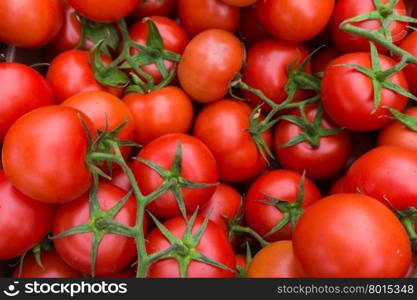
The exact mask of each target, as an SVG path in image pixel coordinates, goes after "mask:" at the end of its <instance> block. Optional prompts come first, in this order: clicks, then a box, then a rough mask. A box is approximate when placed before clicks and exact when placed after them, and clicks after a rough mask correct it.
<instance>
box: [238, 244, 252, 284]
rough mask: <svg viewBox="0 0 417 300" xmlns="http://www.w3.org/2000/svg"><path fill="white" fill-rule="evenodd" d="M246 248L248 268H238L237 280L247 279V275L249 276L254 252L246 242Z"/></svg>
mask: <svg viewBox="0 0 417 300" xmlns="http://www.w3.org/2000/svg"><path fill="white" fill-rule="evenodd" d="M245 246H246V268H242V267H241V266H237V274H236V278H246V275H247V274H248V269H249V266H250V264H251V262H252V252H251V250H250V246H249V243H248V242H246V244H245Z"/></svg>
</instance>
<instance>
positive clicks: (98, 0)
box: [68, 0, 139, 23]
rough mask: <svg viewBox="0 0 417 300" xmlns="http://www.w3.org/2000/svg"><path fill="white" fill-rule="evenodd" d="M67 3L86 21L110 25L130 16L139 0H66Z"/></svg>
mask: <svg viewBox="0 0 417 300" xmlns="http://www.w3.org/2000/svg"><path fill="white" fill-rule="evenodd" d="M68 2H69V4H71V6H72V7H74V8H75V9H76V10H77V11H78V12H79V13H80V14H81V15H82V16H84V17H86V18H87V19H90V20H93V21H96V22H100V23H111V22H116V21H117V20H119V19H123V18H124V17H126V16H127V15H128V14H130V12H131V11H132V10H133V9H134V8H135V7H136V5H137V4H138V2H139V0H68Z"/></svg>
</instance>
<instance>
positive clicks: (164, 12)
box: [130, 0, 178, 19]
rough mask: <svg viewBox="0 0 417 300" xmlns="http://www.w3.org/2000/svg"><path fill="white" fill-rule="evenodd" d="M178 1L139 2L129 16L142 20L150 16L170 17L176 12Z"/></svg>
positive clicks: (150, 0) (154, 0)
mask: <svg viewBox="0 0 417 300" xmlns="http://www.w3.org/2000/svg"><path fill="white" fill-rule="evenodd" d="M177 5H178V0H164V1H161V0H140V1H139V3H138V5H137V6H136V7H135V9H134V10H133V11H132V13H131V14H130V16H132V17H133V18H136V19H142V18H144V17H150V16H165V17H172V16H173V15H175V13H176V10H177Z"/></svg>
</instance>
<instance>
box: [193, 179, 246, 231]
mask: <svg viewBox="0 0 417 300" xmlns="http://www.w3.org/2000/svg"><path fill="white" fill-rule="evenodd" d="M241 204H242V196H241V195H240V194H239V192H238V191H237V190H236V189H235V188H233V187H232V186H230V185H227V184H224V183H220V184H219V185H218V186H217V188H216V191H215V192H214V194H213V196H212V197H211V198H210V200H209V201H208V202H207V203H206V205H205V206H204V207H203V209H202V210H200V212H199V215H201V216H203V217H206V216H208V215H209V214H210V220H211V221H213V222H214V223H216V224H217V225H218V226H219V227H220V228H221V229H222V230H223V231H224V232H225V234H228V233H229V225H228V222H227V220H228V218H229V219H230V220H233V219H234V218H235V217H236V216H237V214H238V212H239V209H240V206H241Z"/></svg>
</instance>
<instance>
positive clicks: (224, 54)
mask: <svg viewBox="0 0 417 300" xmlns="http://www.w3.org/2000/svg"><path fill="white" fill-rule="evenodd" d="M193 3H194V0H193ZM202 57H204V63H202V60H201V59H202ZM242 63H243V47H242V44H241V43H240V41H239V40H238V39H237V38H236V37H235V36H234V35H233V34H231V33H229V32H227V31H224V30H218V29H212V30H207V31H205V32H202V33H200V34H199V35H198V36H196V37H195V38H194V39H193V40H191V42H190V43H189V44H188V46H187V48H185V51H184V55H183V56H182V59H181V61H180V63H179V65H178V79H179V81H180V83H181V86H182V87H183V89H184V90H185V91H186V92H187V94H188V95H189V96H190V97H191V98H192V99H193V100H196V101H198V102H201V103H209V102H213V101H216V100H220V99H221V98H223V97H224V96H225V95H226V93H227V92H228V89H229V84H230V82H231V81H232V79H233V78H234V76H235V75H236V73H237V72H239V70H240V68H241V67H242Z"/></svg>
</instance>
